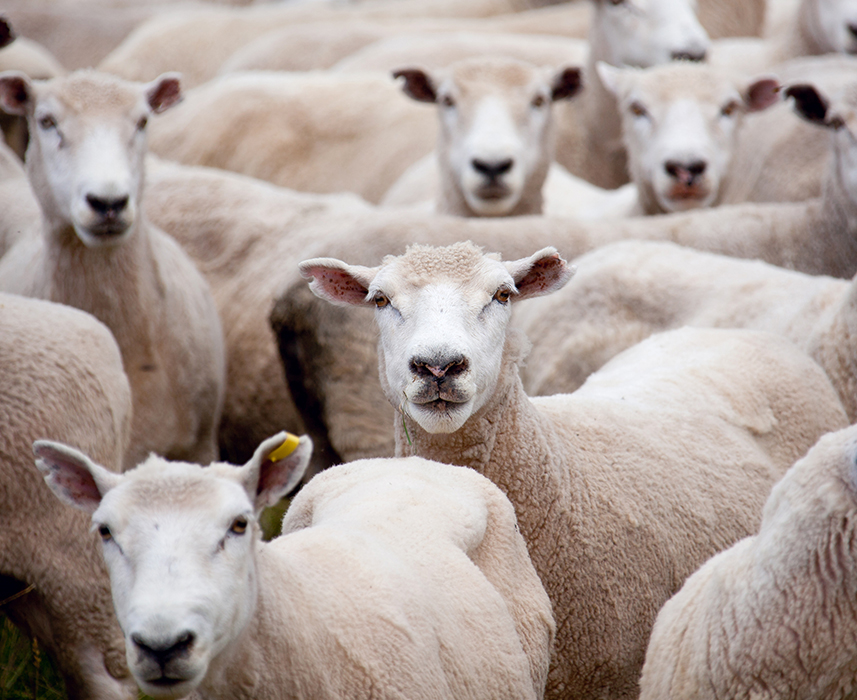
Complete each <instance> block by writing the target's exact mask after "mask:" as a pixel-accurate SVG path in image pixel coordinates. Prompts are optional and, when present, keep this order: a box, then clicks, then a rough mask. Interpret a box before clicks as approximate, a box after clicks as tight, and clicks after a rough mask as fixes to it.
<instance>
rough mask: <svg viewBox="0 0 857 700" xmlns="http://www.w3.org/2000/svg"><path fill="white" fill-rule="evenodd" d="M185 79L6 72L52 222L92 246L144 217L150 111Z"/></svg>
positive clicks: (114, 239)
mask: <svg viewBox="0 0 857 700" xmlns="http://www.w3.org/2000/svg"><path fill="white" fill-rule="evenodd" d="M178 97H179V90H178V79H177V78H175V77H174V76H162V77H161V78H159V79H158V80H156V81H153V82H152V83H149V84H146V85H142V84H136V83H129V82H126V81H122V80H119V79H117V78H113V77H111V76H107V75H105V74H99V73H95V72H93V71H81V72H79V73H74V74H72V75H71V76H69V77H67V78H58V79H55V80H51V81H47V82H44V83H42V82H30V81H29V80H28V79H26V78H25V77H24V76H21V75H20V74H16V73H5V74H3V75H0V104H2V105H3V107H4V108H5V109H6V110H7V111H10V112H12V113H16V114H22V115H26V116H27V118H28V124H29V129H30V145H29V147H28V151H27V167H28V169H29V171H30V176H31V181H32V182H33V184H34V191H35V193H36V196H37V197H39V199H40V203H41V205H42V209H43V211H44V212H45V216H46V218H47V220H48V221H49V223H50V224H51V227H52V228H54V229H59V228H62V227H63V226H64V225H66V224H70V225H71V226H72V227H73V228H74V231H75V233H76V234H77V236H78V237H79V238H80V240H81V241H82V242H83V243H84V244H85V245H87V246H91V247H98V246H104V245H116V244H118V243H121V242H122V241H123V240H124V239H125V238H126V237H127V236H128V234H129V232H130V231H131V230H132V227H133V224H134V221H135V219H136V217H137V209H138V206H139V205H138V202H139V199H140V195H141V190H142V184H143V167H144V166H143V161H144V158H145V154H146V137H145V128H146V123H147V120H148V118H149V116H150V115H151V114H152V113H153V112H155V111H163V110H164V109H166V108H167V107H168V106H170V105H171V104H173V103H174V102H175V101H177V100H178Z"/></svg>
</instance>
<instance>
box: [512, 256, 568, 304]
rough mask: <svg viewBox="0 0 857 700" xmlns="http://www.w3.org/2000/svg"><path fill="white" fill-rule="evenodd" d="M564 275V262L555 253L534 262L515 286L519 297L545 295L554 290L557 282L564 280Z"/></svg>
mask: <svg viewBox="0 0 857 700" xmlns="http://www.w3.org/2000/svg"><path fill="white" fill-rule="evenodd" d="M566 274H567V267H566V264H565V262H564V261H563V259H562V258H560V257H559V255H558V254H556V253H555V254H554V255H550V256H548V257H545V258H541V259H539V260H537V261H535V262H534V263H533V265H532V267H530V269H529V270H527V273H526V274H525V275H524V276H523V277H522V278H521V279H520V281H518V282H516V284H515V286H516V287H517V288H518V294H519V295H520V296H521V297H524V296H534V295H538V294H546V293H547V292H549V291H551V290H552V289H554V288H555V287H556V285H557V282H558V281H560V280H562V279H564V278H565V276H566Z"/></svg>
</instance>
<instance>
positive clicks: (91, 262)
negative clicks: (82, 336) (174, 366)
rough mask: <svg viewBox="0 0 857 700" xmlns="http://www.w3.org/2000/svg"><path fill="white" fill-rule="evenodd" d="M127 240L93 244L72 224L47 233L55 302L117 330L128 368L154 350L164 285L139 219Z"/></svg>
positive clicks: (49, 230) (119, 343) (115, 331)
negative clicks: (130, 362) (155, 322)
mask: <svg viewBox="0 0 857 700" xmlns="http://www.w3.org/2000/svg"><path fill="white" fill-rule="evenodd" d="M133 228H134V230H132V231H131V232H130V234H129V236H128V239H127V240H126V241H124V242H123V243H121V244H119V245H117V246H115V247H110V248H98V249H92V248H88V247H87V246H86V245H85V244H84V243H83V242H82V241H81V240H80V239H79V238H78V237H77V235H76V234H75V232H74V229H73V228H72V226H71V225H70V224H68V223H63V224H59V225H56V226H54V227H48V228H47V229H46V231H45V248H46V258H47V267H48V269H49V271H50V272H49V285H50V290H49V296H48V298H49V299H50V300H51V301H56V302H60V303H63V304H68V305H69V306H74V307H76V308H78V309H82V310H83V311H86V312H88V313H90V314H92V315H93V316H95V317H96V318H97V319H98V320H99V321H101V322H102V323H104V324H105V325H106V326H107V327H108V328H110V330H111V331H112V333H113V335H114V337H115V338H116V342H117V343H118V345H119V348H120V349H121V351H122V358H123V361H125V364H126V366H127V364H128V358H129V357H144V356H148V355H152V354H153V353H154V349H153V345H154V325H153V321H152V319H151V314H152V309H156V308H158V306H157V302H158V299H159V297H161V296H162V292H163V290H162V286H161V284H160V280H158V278H157V275H156V265H155V261H154V257H153V253H152V248H151V242H150V241H149V239H148V237H147V236H146V234H145V231H144V227H143V226H141V225H140V224H139V223H135V224H134V226H133Z"/></svg>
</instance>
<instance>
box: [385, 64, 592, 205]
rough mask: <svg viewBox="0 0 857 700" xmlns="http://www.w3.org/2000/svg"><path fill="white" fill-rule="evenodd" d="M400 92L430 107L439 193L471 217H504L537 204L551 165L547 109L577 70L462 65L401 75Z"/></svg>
mask: <svg viewBox="0 0 857 700" xmlns="http://www.w3.org/2000/svg"><path fill="white" fill-rule="evenodd" d="M394 76H396V77H403V78H405V84H404V89H405V92H406V93H407V94H408V95H409V96H411V97H413V98H414V99H417V100H420V101H425V102H433V103H435V104H437V106H438V110H439V116H440V131H439V136H438V145H437V154H438V161H439V165H440V169H441V171H442V173H443V178H442V181H443V183H444V187H450V188H452V189H453V190H454V194H453V199H455V200H459V199H463V200H464V202H465V203H466V207H467V208H468V209H469V213H471V214H473V215H476V216H506V215H509V214H510V213H513V211H514V210H515V208H516V207H517V206H518V204H519V203H520V202H521V200H522V199H523V198H524V197H528V198H532V197H536V198H538V200H539V202H540V201H541V194H540V193H541V189H542V185H543V184H544V181H545V178H546V177H547V172H548V166H549V165H550V162H551V161H552V160H553V140H554V133H553V132H554V129H553V119H552V116H551V104H552V103H553V102H554V101H555V100H560V99H567V98H569V97H571V96H573V95H574V94H576V92H577V91H578V89H579V87H580V71H579V70H578V69H576V68H565V69H562V70H559V71H554V70H547V69H541V68H537V67H535V66H532V65H529V64H526V63H523V62H521V61H517V60H513V59H506V58H500V57H491V58H479V59H468V60H464V61H459V62H458V63H454V64H452V66H450V67H449V69H448V70H447V71H442V72H438V73H437V74H433V75H429V74H428V73H427V72H426V71H422V70H419V69H402V70H398V71H395V72H394Z"/></svg>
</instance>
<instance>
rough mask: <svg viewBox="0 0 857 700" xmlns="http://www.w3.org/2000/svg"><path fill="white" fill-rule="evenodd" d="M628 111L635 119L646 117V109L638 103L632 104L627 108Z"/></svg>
mask: <svg viewBox="0 0 857 700" xmlns="http://www.w3.org/2000/svg"><path fill="white" fill-rule="evenodd" d="M628 111H630V112H631V114H633V115H634V116H635V117H645V116H646V115H648V112H647V111H646V108H645V107H643V105H641V104H640V103H639V102H632V103H631V105H630V106H629V107H628Z"/></svg>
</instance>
